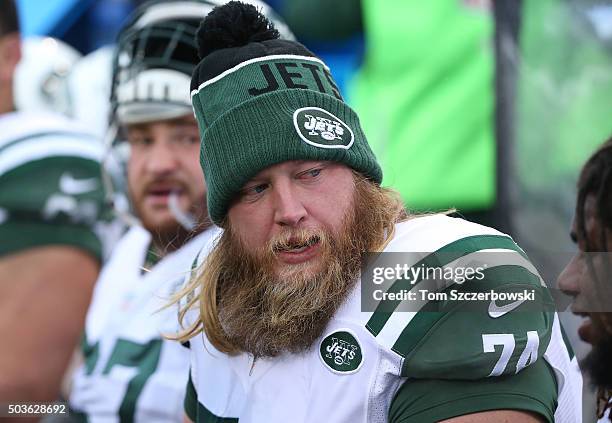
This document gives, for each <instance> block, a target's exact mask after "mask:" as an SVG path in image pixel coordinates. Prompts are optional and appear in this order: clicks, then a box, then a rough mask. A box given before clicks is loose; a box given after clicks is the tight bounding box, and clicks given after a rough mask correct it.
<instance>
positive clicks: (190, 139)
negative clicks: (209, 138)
mask: <svg viewBox="0 0 612 423" xmlns="http://www.w3.org/2000/svg"><path fill="white" fill-rule="evenodd" d="M174 142H176V143H177V144H180V145H183V146H192V145H194V144H199V143H200V137H199V136H191V135H183V136H179V137H176V138H175V140H174Z"/></svg>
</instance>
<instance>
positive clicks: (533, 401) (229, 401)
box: [185, 215, 582, 423]
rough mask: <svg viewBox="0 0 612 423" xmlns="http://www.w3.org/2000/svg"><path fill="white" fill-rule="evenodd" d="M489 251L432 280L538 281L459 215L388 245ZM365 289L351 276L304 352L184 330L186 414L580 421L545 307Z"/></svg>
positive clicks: (202, 418)
mask: <svg viewBox="0 0 612 423" xmlns="http://www.w3.org/2000/svg"><path fill="white" fill-rule="evenodd" d="M487 251H497V252H504V253H505V255H504V256H503V257H505V258H504V262H500V263H495V265H494V266H491V267H489V268H487V269H486V270H485V271H484V273H483V275H484V278H483V280H482V281H476V282H475V283H469V282H465V283H464V285H465V286H464V287H459V286H458V285H457V284H454V282H450V285H449V286H446V287H442V288H440V287H437V288H435V287H432V286H430V287H429V288H432V289H438V291H439V292H442V291H446V292H448V290H449V289H451V288H452V289H465V290H467V289H468V288H470V287H471V288H470V290H474V291H482V292H487V291H488V290H489V289H490V288H492V287H497V288H499V289H501V290H503V289H504V288H507V287H508V286H510V287H513V286H523V285H524V286H526V287H532V288H534V289H536V288H537V287H542V285H541V278H540V277H539V275H538V274H537V271H536V270H535V269H534V267H533V265H532V264H531V263H530V262H529V260H528V259H527V257H526V255H525V253H524V252H523V251H522V250H521V249H520V248H519V247H518V246H517V245H516V244H515V243H514V242H513V241H512V239H511V238H510V237H508V236H507V235H504V234H502V233H500V232H498V231H496V230H494V229H491V228H487V227H483V226H480V225H477V224H474V223H470V222H466V221H464V220H461V219H453V218H449V217H447V216H442V215H435V216H428V217H419V218H414V219H411V220H409V221H407V222H403V223H400V224H398V225H397V227H396V232H395V235H394V237H393V239H392V241H391V242H390V243H389V244H388V245H387V246H386V248H385V252H429V253H430V254H429V255H427V256H425V258H424V259H423V261H421V262H419V263H421V264H422V263H426V262H428V261H429V264H430V265H432V263H434V262H436V260H437V265H438V266H443V267H452V268H457V266H459V265H460V264H461V263H463V264H465V263H466V260H468V261H469V260H472V259H474V257H476V255H478V254H481V253H482V252H487ZM432 252H436V253H432ZM442 253H444V254H442ZM449 257H450V258H449ZM453 257H454V258H455V261H453V262H450V261H449V260H451V259H452V258H453ZM482 257H483V256H482V255H481V258H482ZM419 263H417V262H415V263H412V265H413V266H415V267H418V266H420V264H419ZM453 266H454V267H453ZM402 283H403V282H398V281H397V280H396V281H395V282H394V283H393V286H392V287H389V288H387V292H390V291H392V290H396V291H399V287H400V285H401V284H402ZM424 284H426V281H425V280H421V281H420V282H418V283H416V284H415V285H414V287H423V286H425V285H424ZM405 286H406V287H407V288H408V289H410V288H411V286H412V285H411V284H410V283H408V285H405ZM363 292H365V291H363ZM466 292H467V291H466ZM361 295H362V290H361V281H359V283H358V284H357V287H356V289H355V290H354V291H353V292H352V294H351V295H350V296H349V298H348V299H347V300H346V302H345V303H344V305H343V306H342V307H341V308H340V309H339V310H338V311H337V312H336V314H335V315H334V316H333V318H332V319H331V320H330V322H329V324H328V325H327V327H326V329H325V330H324V332H323V334H322V336H321V337H320V338H319V339H318V340H316V341H315V343H314V344H313V345H312V346H311V348H310V349H309V350H307V351H304V352H303V353H300V354H283V355H281V356H279V357H276V358H265V359H257V360H254V359H253V357H252V356H250V355H249V354H244V353H243V354H239V355H237V356H228V355H226V354H223V353H221V352H219V351H218V350H216V349H215V348H214V347H213V346H212V344H211V343H210V342H209V341H208V340H207V338H206V336H205V335H204V334H203V335H199V336H196V337H194V338H192V339H191V340H190V341H189V345H190V350H191V371H190V380H189V387H188V392H187V397H186V400H185V411H186V413H187V415H188V416H189V417H190V418H191V419H192V420H194V421H196V422H212V421H223V422H240V423H256V422H257V423H259V422H260V423H264V422H265V423H274V422H287V421H292V422H351V423H354V422H361V423H372V422H387V421H390V422H433V421H439V420H444V419H447V418H451V417H454V416H458V415H463V414H469V413H475V412H479V411H487V410H495V409H517V410H524V411H531V412H535V413H538V414H540V415H542V416H544V417H546V418H547V420H548V421H555V422H567V423H570V422H571V423H575V422H577V421H580V420H581V389H582V379H581V376H580V373H579V370H578V367H577V363H576V358H575V357H573V353H572V352H571V351H570V348H569V346H567V345H566V343H565V342H564V339H563V336H562V332H561V331H562V329H561V327H560V325H559V320H558V317H557V315H556V313H555V312H554V311H552V310H551V309H549V310H542V309H540V310H535V311H525V310H521V307H525V306H524V305H523V304H522V302H521V303H516V302H515V303H514V304H513V305H512V308H513V309H512V310H510V309H509V308H508V307H506V308H505V309H504V308H503V306H501V302H500V303H499V304H498V303H495V302H489V303H486V302H485V303H484V305H483V306H482V308H478V306H470V307H472V308H466V309H463V308H462V307H463V306H464V305H463V303H462V305H461V306H459V307H457V308H452V309H448V310H447V309H445V308H444V307H445V306H444V305H443V304H442V303H440V304H433V303H432V302H431V301H429V302H427V301H425V302H423V303H422V304H420V306H419V310H416V311H412V312H410V311H407V312H402V311H381V310H382V309H380V310H379V309H376V310H375V311H362V304H361ZM386 305H387V306H389V307H392V308H393V307H397V306H398V305H399V302H398V303H395V304H393V303H388V304H386ZM434 305H435V306H436V307H438V306H440V307H442V308H436V307H433V306H434ZM492 306H494V307H492ZM474 307H476V308H474ZM439 310H444V311H443V312H440V311H439ZM500 310H501V311H500ZM195 313H197V310H195V309H194V310H191V311H190V317H191V318H192V317H193V315H194V314H195ZM215 419H219V420H215Z"/></svg>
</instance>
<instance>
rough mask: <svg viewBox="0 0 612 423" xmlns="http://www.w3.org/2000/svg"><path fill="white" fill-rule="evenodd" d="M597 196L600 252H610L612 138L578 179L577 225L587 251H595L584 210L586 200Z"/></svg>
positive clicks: (604, 144)
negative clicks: (607, 240) (590, 196)
mask: <svg viewBox="0 0 612 423" xmlns="http://www.w3.org/2000/svg"><path fill="white" fill-rule="evenodd" d="M591 194H593V195H595V199H596V213H597V219H598V220H599V222H600V223H601V226H602V231H601V233H600V234H599V237H600V245H601V246H602V248H600V249H599V250H602V251H608V248H609V246H608V245H607V242H606V235H605V231H604V229H605V228H608V229H609V228H612V137H611V138H609V139H608V140H607V141H606V142H605V143H603V144H602V145H601V147H599V149H598V150H597V151H596V152H595V153H593V155H592V156H591V158H589V160H588V161H587V162H586V163H585V165H584V167H583V168H582V171H581V172H580V178H579V179H578V198H577V201H576V224H577V230H578V235H579V236H580V238H582V239H584V240H585V243H586V251H593V250H594V247H593V240H591V239H589V238H588V236H587V233H586V222H585V220H584V208H585V202H586V198H587V197H588V196H589V195H591Z"/></svg>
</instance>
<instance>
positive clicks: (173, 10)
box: [70, 0, 265, 422]
mask: <svg viewBox="0 0 612 423" xmlns="http://www.w3.org/2000/svg"><path fill="white" fill-rule="evenodd" d="M215 4H218V3H212V2H209V1H197V0H193V1H154V2H149V3H146V4H144V5H143V6H141V7H140V8H139V9H137V10H136V12H135V13H134V15H133V16H132V18H131V20H130V21H129V22H128V23H127V24H126V26H125V27H124V29H123V30H122V31H121V33H120V35H119V38H118V43H117V48H116V53H115V59H114V65H113V83H112V93H111V102H112V105H111V107H112V113H113V119H112V125H111V128H112V127H113V126H116V127H117V128H118V129H119V133H120V134H123V135H124V137H121V136H120V137H119V139H118V141H117V143H118V145H117V146H116V147H117V150H121V148H122V147H124V146H125V145H127V146H128V147H129V148H128V150H129V157H128V159H127V172H126V173H127V188H128V193H129V197H130V202H131V206H132V209H133V211H134V214H135V215H136V217H137V218H138V219H139V221H140V223H139V224H134V225H133V226H132V227H131V228H130V230H129V231H128V232H127V233H126V234H125V235H124V236H123V238H122V239H121V240H120V242H119V243H118V245H117V246H116V248H115V249H114V251H113V254H112V256H111V258H110V260H109V262H108V263H107V265H106V266H105V267H104V268H103V270H102V273H101V276H100V278H99V280H98V281H97V284H96V289H95V292H94V298H93V301H92V305H91V307H90V310H89V312H88V315H87V321H86V327H85V337H84V340H83V345H82V352H83V355H84V358H85V362H84V364H83V365H82V366H81V368H80V369H78V370H77V372H76V373H75V375H74V378H73V386H72V392H71V396H70V406H71V408H72V410H73V412H74V414H75V415H76V416H79V417H82V418H84V419H88V420H90V421H140V422H148V421H152V420H153V421H169V422H176V421H181V419H182V402H183V398H184V396H185V386H186V384H187V372H188V368H189V356H188V351H187V350H186V349H185V348H183V347H182V346H181V345H178V344H176V343H175V342H170V341H167V340H165V339H164V338H163V336H162V335H163V334H166V333H176V331H177V323H176V311H174V310H170V309H165V310H162V311H160V309H161V308H162V306H163V304H164V302H165V301H166V300H167V298H168V297H169V295H170V293H171V292H173V289H174V288H175V286H176V282H177V281H178V282H182V280H183V278H184V275H185V273H186V270H187V269H188V268H189V265H190V264H191V263H192V262H193V260H194V257H195V256H196V254H197V252H198V251H199V250H200V248H201V247H202V245H205V244H206V243H207V241H208V240H209V239H210V238H212V237H213V236H214V235H215V233H216V232H217V231H218V229H217V228H215V227H213V226H212V225H211V223H210V220H209V219H208V217H207V213H206V186H205V183H204V178H203V177H202V173H201V169H200V165H199V160H198V158H199V151H200V139H199V133H198V126H197V123H196V120H195V118H194V116H193V111H192V108H191V103H190V99H189V83H190V76H191V72H192V71H193V68H194V67H195V65H196V64H197V50H196V45H195V38H194V37H195V33H196V29H197V27H198V25H199V23H200V21H201V20H202V18H203V17H204V16H206V14H207V13H208V12H209V11H210V10H212V8H213V6H214V5H215ZM262 7H265V6H262ZM122 139H125V141H121V140H122Z"/></svg>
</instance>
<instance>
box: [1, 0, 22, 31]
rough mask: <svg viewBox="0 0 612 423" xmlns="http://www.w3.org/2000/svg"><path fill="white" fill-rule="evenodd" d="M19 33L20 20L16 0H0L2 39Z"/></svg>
mask: <svg viewBox="0 0 612 423" xmlns="http://www.w3.org/2000/svg"><path fill="white" fill-rule="evenodd" d="M13 32H19V18H18V16H17V6H15V1H14V0H0V37H3V36H5V35H7V34H10V33H13Z"/></svg>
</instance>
